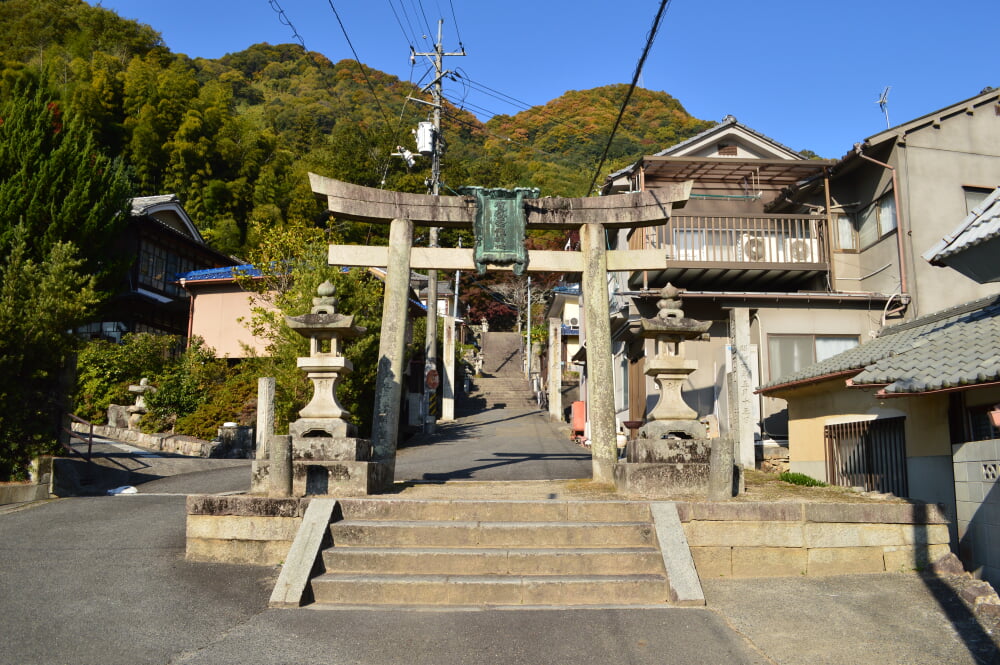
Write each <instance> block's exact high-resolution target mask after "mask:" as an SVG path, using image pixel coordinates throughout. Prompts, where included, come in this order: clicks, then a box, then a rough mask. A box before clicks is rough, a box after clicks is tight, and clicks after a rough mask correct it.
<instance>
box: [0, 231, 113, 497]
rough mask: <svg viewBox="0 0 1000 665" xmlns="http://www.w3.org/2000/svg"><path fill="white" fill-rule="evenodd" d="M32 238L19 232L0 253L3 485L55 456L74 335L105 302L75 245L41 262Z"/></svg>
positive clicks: (56, 248)
mask: <svg viewBox="0 0 1000 665" xmlns="http://www.w3.org/2000/svg"><path fill="white" fill-rule="evenodd" d="M27 235H28V231H27V228H26V227H25V226H23V225H22V226H17V227H15V228H14V229H12V231H11V234H10V240H9V241H8V242H6V243H5V246H4V248H3V251H2V252H0V256H2V257H3V259H2V261H0V340H2V341H0V480H10V479H20V478H23V477H24V476H25V473H26V469H27V466H28V463H29V462H30V461H31V458H32V457H33V456H35V455H38V454H40V453H44V452H52V451H54V449H55V447H56V441H57V433H58V424H59V422H60V416H61V411H63V410H64V409H65V389H64V386H62V385H61V379H62V377H63V375H64V370H65V363H66V360H67V358H68V356H69V353H70V352H71V351H72V349H73V348H74V345H75V342H76V340H75V339H74V338H73V337H72V335H71V334H70V333H69V332H68V330H69V329H70V328H71V327H72V326H73V325H75V324H78V323H80V322H81V321H82V320H83V319H84V318H85V317H86V316H87V314H88V312H89V311H90V308H92V307H93V306H94V305H96V304H97V302H98V297H97V293H96V291H95V289H94V285H95V280H94V278H93V277H90V276H87V275H86V274H85V273H84V272H83V261H82V260H80V259H79V258H77V256H76V250H75V248H74V247H73V246H72V245H71V244H69V243H59V242H57V243H55V244H53V245H52V247H51V248H50V249H49V251H48V254H47V255H46V256H45V257H44V258H43V259H42V260H36V259H33V258H32V257H31V256H30V255H31V252H30V250H29V244H28V242H27Z"/></svg>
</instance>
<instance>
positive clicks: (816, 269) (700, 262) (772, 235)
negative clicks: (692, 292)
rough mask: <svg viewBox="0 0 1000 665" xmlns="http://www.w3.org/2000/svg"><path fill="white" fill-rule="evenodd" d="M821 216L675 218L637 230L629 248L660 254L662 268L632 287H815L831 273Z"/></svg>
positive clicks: (638, 276)
mask: <svg viewBox="0 0 1000 665" xmlns="http://www.w3.org/2000/svg"><path fill="white" fill-rule="evenodd" d="M828 238H829V234H828V232H827V219H826V217H825V216H822V215H781V214H745V215H740V216H716V215H677V214H675V215H674V216H673V217H671V219H670V221H669V222H667V224H665V225H664V226H658V227H651V228H647V229H641V230H638V231H636V232H635V233H634V234H633V235H632V237H631V238H630V239H629V247H630V248H632V249H662V250H664V251H665V252H666V256H667V268H666V270H663V271H655V272H654V271H647V272H645V273H642V272H638V273H633V274H632V275H631V276H630V278H629V285H630V286H631V287H632V288H643V287H659V286H662V285H663V284H665V283H666V282H671V283H673V284H674V285H676V286H679V287H683V288H693V289H700V290H719V289H729V290H732V289H738V290H753V291H761V290H767V291H770V290H799V289H807V288H815V287H816V285H817V283H818V282H822V281H824V280H825V277H826V274H827V272H828V271H829V269H830V264H829V247H828V242H829V241H828Z"/></svg>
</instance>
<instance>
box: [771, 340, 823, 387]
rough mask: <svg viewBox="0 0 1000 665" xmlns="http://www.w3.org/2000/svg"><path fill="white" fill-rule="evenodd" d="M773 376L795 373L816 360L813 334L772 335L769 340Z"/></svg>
mask: <svg viewBox="0 0 1000 665" xmlns="http://www.w3.org/2000/svg"><path fill="white" fill-rule="evenodd" d="M767 352H768V358H769V365H770V369H771V377H772V378H778V377H781V376H788V375H789V374H794V373H795V372H797V371H799V370H800V369H802V368H803V367H805V366H807V365H811V364H813V362H814V358H815V356H814V355H813V354H814V343H813V337H812V335H772V336H771V337H769V338H768V340H767Z"/></svg>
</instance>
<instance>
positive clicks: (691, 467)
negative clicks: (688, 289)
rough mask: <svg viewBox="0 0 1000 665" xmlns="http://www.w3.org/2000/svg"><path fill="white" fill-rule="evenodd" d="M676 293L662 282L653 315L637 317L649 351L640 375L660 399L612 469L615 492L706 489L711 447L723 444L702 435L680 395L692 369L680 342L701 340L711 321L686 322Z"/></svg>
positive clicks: (693, 365)
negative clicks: (650, 380)
mask: <svg viewBox="0 0 1000 665" xmlns="http://www.w3.org/2000/svg"><path fill="white" fill-rule="evenodd" d="M680 293H681V291H680V290H679V289H677V288H675V287H673V286H671V285H670V284H668V285H667V286H666V287H665V288H664V289H663V290H662V291H660V300H659V301H658V302H657V303H656V306H657V310H658V311H657V313H656V316H654V317H653V318H650V319H642V335H643V337H646V338H651V339H653V340H654V347H655V350H654V355H653V357H652V358H647V359H646V374H647V375H648V376H651V377H652V378H653V380H654V381H655V382H656V385H657V386H658V387H659V389H660V399H659V401H658V402H657V404H656V407H655V408H654V409H653V410H652V411H651V412H650V413H649V415H648V416H647V418H646V422H645V424H643V425H642V427H640V428H639V436H638V438H636V439H633V440H631V441H629V442H628V445H627V447H626V453H625V460H624V461H622V462H619V463H618V464H617V465H616V466H615V470H614V474H615V485H617V487H618V488H619V489H620V490H624V491H627V492H630V493H635V494H641V495H645V496H650V497H656V496H671V495H672V494H673V493H676V492H682V493H683V492H696V493H702V492H705V491H707V490H708V489H709V478H710V458H711V456H712V454H713V449H718V450H722V449H723V448H724V447H725V445H726V444H725V443H724V442H720V441H718V440H713V439H709V438H707V437H706V433H707V432H706V429H705V426H704V425H703V424H702V423H701V422H700V421H699V420H698V414H697V412H695V411H694V410H693V409H692V408H691V407H689V406H688V405H687V404H686V403H685V402H684V398H683V397H682V396H681V388H682V387H683V385H684V382H685V381H686V380H687V378H688V376H689V375H690V374H691V373H692V372H694V371H695V370H696V369H697V368H698V363H697V362H695V361H693V360H688V359H686V358H685V357H684V343H685V342H687V341H690V340H693V339H704V338H705V337H706V336H707V333H708V329H709V328H710V327H711V325H712V322H711V321H697V320H695V319H689V318H686V317H685V316H684V312H683V310H682V309H681V302H680V299H679V296H680Z"/></svg>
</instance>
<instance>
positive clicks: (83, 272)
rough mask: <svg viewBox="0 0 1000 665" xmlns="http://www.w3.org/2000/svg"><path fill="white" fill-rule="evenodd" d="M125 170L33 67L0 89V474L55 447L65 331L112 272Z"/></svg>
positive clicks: (70, 345)
mask: <svg viewBox="0 0 1000 665" xmlns="http://www.w3.org/2000/svg"><path fill="white" fill-rule="evenodd" d="M127 199H128V181H127V180H126V178H125V171H124V168H123V166H122V165H121V163H120V162H116V161H115V160H112V159H110V158H108V157H106V156H105V155H104V154H103V153H102V152H101V151H100V150H99V149H98V147H97V145H96V143H95V141H94V138H93V136H92V134H91V133H90V131H89V129H88V128H87V127H86V126H85V125H83V124H82V123H81V122H79V121H78V120H77V119H75V118H74V117H72V115H70V114H64V113H63V111H62V108H61V106H60V104H59V103H58V102H57V101H56V100H55V98H54V96H52V95H50V94H48V93H47V92H46V91H45V90H44V88H43V87H42V86H41V85H39V84H38V79H37V76H31V75H27V74H22V75H21V76H19V77H18V78H17V79H15V80H14V82H13V85H12V86H11V87H9V88H7V89H5V90H4V91H3V95H2V97H0V257H3V259H2V261H0V479H7V478H11V477H14V478H17V477H21V476H23V474H24V472H25V469H26V465H27V463H28V462H29V461H30V458H31V456H32V455H35V454H38V453H40V452H45V451H52V450H54V449H55V447H56V445H57V444H56V441H57V432H58V424H59V418H60V412H61V411H63V410H65V408H66V406H65V404H66V395H67V393H68V386H66V385H65V384H64V382H63V381H62V378H63V376H64V371H63V369H64V366H65V364H66V360H67V358H68V356H69V354H70V353H71V351H72V350H73V349H74V347H75V339H74V338H73V337H72V336H71V335H70V333H69V332H68V331H69V330H71V329H72V328H73V327H74V326H76V325H79V324H81V323H83V322H84V321H85V320H86V318H87V317H88V315H89V314H90V313H91V311H92V308H93V307H94V306H95V305H96V304H97V303H98V301H99V298H98V292H97V288H98V286H99V285H100V284H101V283H103V284H104V285H108V284H110V283H112V282H113V281H114V280H116V279H117V277H118V272H117V269H118V268H119V267H120V266H121V264H120V261H119V260H118V259H115V258H113V257H112V256H111V254H110V252H109V251H108V248H109V247H110V244H111V243H112V242H114V241H115V240H116V239H117V238H116V236H117V234H118V230H119V229H121V227H122V225H123V224H124V223H125V221H126V214H125V210H126V202H127Z"/></svg>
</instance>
